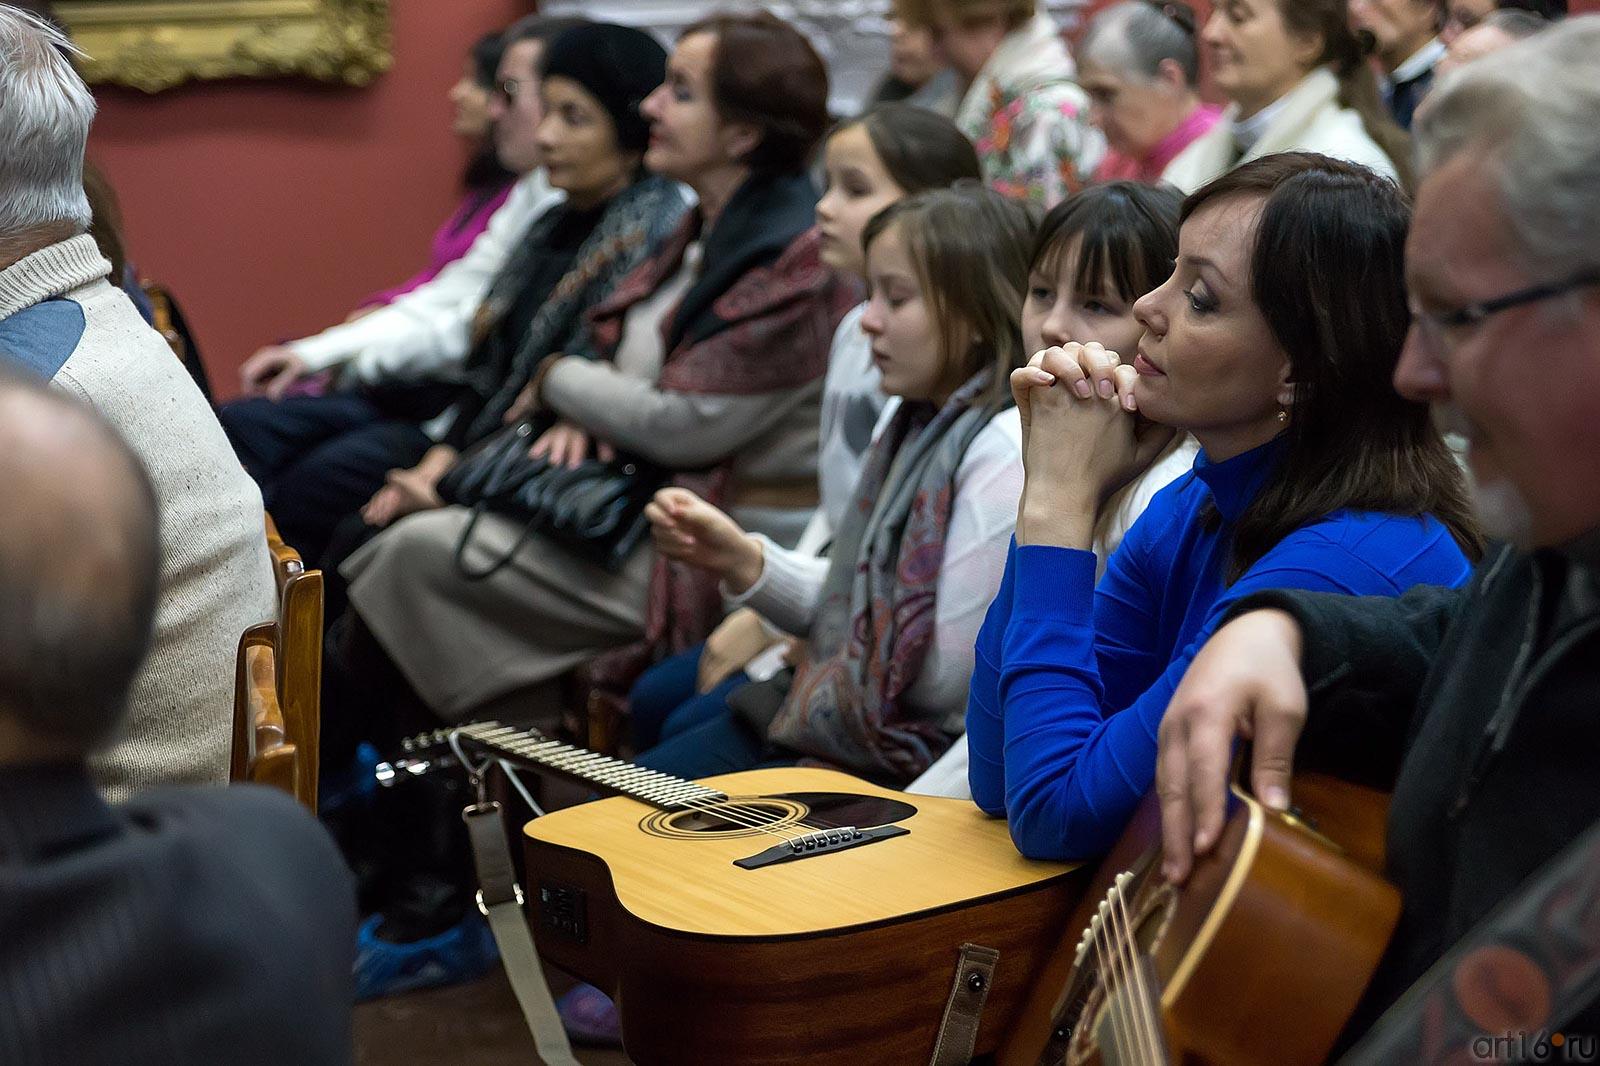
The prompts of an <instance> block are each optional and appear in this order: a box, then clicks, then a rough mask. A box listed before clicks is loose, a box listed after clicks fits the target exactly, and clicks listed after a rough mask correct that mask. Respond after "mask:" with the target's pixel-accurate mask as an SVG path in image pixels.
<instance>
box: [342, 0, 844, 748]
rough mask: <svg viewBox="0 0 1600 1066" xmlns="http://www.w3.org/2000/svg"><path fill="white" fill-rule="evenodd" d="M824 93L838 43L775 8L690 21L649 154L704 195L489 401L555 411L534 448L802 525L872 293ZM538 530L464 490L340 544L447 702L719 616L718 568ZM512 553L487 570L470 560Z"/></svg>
mask: <svg viewBox="0 0 1600 1066" xmlns="http://www.w3.org/2000/svg"><path fill="white" fill-rule="evenodd" d="M827 96H828V82H827V73H826V69H825V68H824V66H823V63H822V60H821V59H820V58H819V57H818V56H817V54H816V52H815V51H814V50H813V49H812V48H811V46H810V45H809V44H808V43H807V42H806V40H805V38H804V37H803V36H801V35H800V33H799V32H798V31H796V30H795V29H794V28H792V27H791V26H789V25H788V24H786V23H784V22H782V21H781V20H779V19H776V18H774V17H772V16H770V15H766V14H760V15H751V16H726V17H723V18H718V19H713V20H711V21H709V22H706V23H703V24H700V25H697V26H694V27H691V28H690V29H689V31H688V32H687V33H686V34H685V35H684V36H683V38H682V39H681V40H680V41H679V42H678V45H677V48H676V49H675V51H674V52H673V54H672V56H671V57H670V59H669V61H668V64H667V76H666V80H665V82H664V84H663V85H662V86H661V87H659V88H657V89H656V90H655V91H654V92H652V93H650V94H649V96H648V97H646V98H645V99H644V101H643V103H642V104H641V105H640V106H639V111H640V113H641V114H642V116H643V118H644V120H645V122H647V123H648V130H647V134H646V135H645V136H646V143H647V144H648V148H647V150H646V152H645V155H644V162H645V165H646V166H647V167H648V168H649V169H650V170H651V171H652V172H653V173H655V174H656V175H658V176H659V177H662V178H667V179H671V180H675V181H681V182H683V183H685V184H687V185H689V186H690V188H692V189H693V191H694V192H695V193H696V194H697V196H698V197H699V207H698V209H697V210H695V211H692V212H690V214H689V215H688V217H686V218H685V219H684V220H683V222H682V224H681V225H680V226H679V227H678V228H677V229H675V230H674V231H673V232H671V233H670V234H669V235H668V236H667V237H666V239H665V240H663V241H661V242H659V243H658V244H657V245H656V247H655V248H654V249H652V250H651V251H650V252H649V253H648V254H646V255H645V257H644V259H643V262H642V263H640V265H639V266H638V267H637V268H636V269H635V270H633V271H632V272H631V273H629V274H628V275H627V276H625V277H623V278H622V279H621V280H620V281H619V282H618V283H617V284H616V286H615V287H614V288H613V289H612V291H611V293H610V295H609V296H608V297H606V298H605V299H603V300H602V301H601V302H600V303H599V304H597V305H595V306H593V307H591V308H589V310H588V311H587V313H586V323H587V329H586V331H585V332H586V336H588V337H589V338H590V340H591V342H592V344H593V349H594V350H593V352H592V353H590V354H591V355H592V356H593V357H586V356H585V355H582V354H572V353H566V352H562V351H559V350H551V351H549V352H548V353H546V354H543V355H542V356H541V357H540V358H538V359H537V361H533V362H530V363H529V364H528V366H527V367H526V375H525V380H526V381H527V384H526V386H525V387H523V388H522V390H521V393H520V395H518V396H516V397H515V398H514V399H513V401H512V402H511V403H509V404H508V405H505V406H501V405H500V404H499V403H498V401H497V402H496V403H495V404H494V405H493V406H492V407H491V408H488V409H487V410H489V411H491V412H498V413H501V414H498V415H497V417H504V418H510V419H513V420H515V419H518V418H521V417H524V416H539V417H542V418H546V419H549V420H551V421H552V423H553V428H551V429H550V430H549V431H547V432H546V433H544V434H543V436H542V437H541V438H540V439H539V441H538V442H537V444H535V446H534V453H535V455H538V456H548V457H549V458H550V460H551V461H552V462H554V463H557V464H562V465H575V464H576V463H578V462H580V461H582V460H583V459H585V458H586V457H590V456H598V457H602V458H604V457H608V456H610V455H612V454H613V451H620V452H625V453H627V454H629V455H631V456H634V457H637V458H638V459H641V460H643V461H644V462H645V463H647V464H652V465H654V466H656V467H658V468H660V469H662V470H664V471H665V472H666V477H667V478H668V479H669V483H671V484H675V485H681V486H684V487H692V488H694V489H695V491H697V492H699V493H700V494H701V495H703V496H706V497H708V498H710V499H712V500H714V501H716V502H717V503H718V504H719V506H724V507H727V508H729V509H730V510H731V511H732V513H734V514H737V515H739V516H740V520H741V521H743V522H745V523H747V524H749V525H750V526H751V527H752V528H757V529H761V530H763V531H765V532H768V533H771V534H772V535H773V536H774V537H775V538H777V539H779V540H781V541H783V542H786V543H792V542H793V541H794V539H795V537H796V536H797V535H798V534H799V532H800V530H801V528H802V527H803V526H804V525H805V522H806V520H807V519H808V518H809V517H810V514H811V511H812V509H813V508H814V507H815V505H816V499H817V494H816V473H817V468H816V462H817V428H816V427H817V418H818V413H819V401H820V398H821V393H822V376H823V373H824V371H825V370H826V364H827V358H828V344H829V340H830V339H831V338H832V336H833V332H834V329H835V328H836V327H837V325H838V323H839V320H840V318H841V317H842V316H843V315H844V313H845V311H846V310H848V309H849V307H850V306H851V305H852V304H853V303H854V302H855V299H856V290H855V288H854V286H853V285H851V284H849V283H847V282H846V281H845V280H843V279H841V278H840V277H839V276H838V275H836V274H835V273H834V272H833V271H831V270H829V269H828V268H827V267H826V266H825V265H824V264H823V263H822V261H821V257H820V253H821V241H820V239H819V237H818V235H817V233H816V231H815V228H814V224H813V223H814V212H815V209H816V200H817V198H816V192H815V190H814V189H813V187H812V185H811V183H810V180H809V178H808V177H807V175H806V172H805V168H806V166H807V164H808V161H809V159H810V157H811V155H812V152H813V150H814V149H815V147H816V142H817V141H818V140H819V139H820V138H821V136H822V134H823V132H824V131H825V129H826V124H827V108H826V104H827ZM554 172H555V170H554V166H552V173H553V174H554ZM525 532H526V530H525V523H524V522H522V521H520V520H517V519H514V518H511V517H509V516H506V515H501V514H497V513H494V512H492V511H491V512H489V513H486V514H484V515H482V517H481V518H480V519H478V520H477V521H476V522H475V523H474V522H473V512H472V510H471V509H469V508H466V507H462V506H449V507H444V508H440V509H435V510H430V511H427V512H425V513H421V514H413V515H410V516H409V517H406V518H403V519H401V520H400V521H398V522H396V523H395V524H394V525H393V526H392V527H391V528H390V529H388V530H386V531H385V532H384V533H382V534H381V535H379V536H378V537H377V538H376V539H374V540H373V541H372V542H371V543H370V544H368V545H367V546H366V547H365V548H363V549H362V550H361V551H360V552H359V553H357V554H356V555H354V556H352V557H351V558H350V560H349V561H348V562H347V563H346V564H345V567H344V572H345V574H346V575H347V576H348V577H349V578H350V590H349V593H350V602H351V605H352V607H353V609H354V611H355V612H356V613H357V614H358V615H359V616H360V618H361V619H362V621H363V622H364V623H365V626H366V629H367V630H369V631H370V634H371V636H372V637H374V638H376V641H377V643H378V644H379V645H380V646H381V648H382V649H383V650H384V651H385V652H386V653H387V655H388V657H390V658H391V659H392V660H393V661H394V663H395V664H396V665H397V666H398V667H399V669H400V671H401V672H402V673H403V674H404V677H405V679H406V681H408V682H409V684H410V686H411V687H412V688H414V689H415V691H416V694H417V695H418V696H420V698H421V700H422V702H423V703H424V704H426V706H427V707H428V708H429V709H430V710H431V711H432V712H433V713H434V714H436V715H438V716H439V717H442V718H445V719H447V720H452V721H454V720H459V719H461V718H463V717H465V716H467V715H470V714H474V713H478V712H481V711H483V710H484V709H485V708H486V707H487V706H488V705H489V704H491V703H492V702H496V701H501V700H509V701H513V702H515V701H517V700H519V699H521V698H522V697H524V696H525V695H526V693H527V691H528V690H529V689H530V688H532V687H534V686H537V685H540V684H542V683H544V682H546V681H549V680H551V679H552V678H555V677H558V676H560V675H561V674H562V673H564V672H566V671H568V670H570V669H572V668H573V667H575V666H577V665H579V664H581V663H587V662H589V661H590V660H592V659H594V658H595V656H597V655H598V654H600V653H601V652H604V651H607V650H610V649H617V648H623V647H628V648H629V650H630V654H629V656H628V657H627V658H626V660H623V659H616V660H612V662H611V664H609V665H607V666H606V667H604V670H603V676H605V677H611V676H613V674H612V673H611V672H610V671H615V672H616V675H627V674H629V673H630V671H629V670H628V669H627V668H628V667H630V666H632V665H633V659H634V658H635V657H637V658H638V659H645V660H647V659H648V657H650V656H653V655H655V654H657V652H656V648H657V647H659V646H667V647H670V650H672V651H678V650H681V649H682V648H683V647H685V646H687V645H689V644H691V643H694V642H695V641H699V640H701V639H703V638H704V637H705V635H706V634H707V633H708V632H709V631H710V630H711V628H712V626H713V625H714V624H715V623H716V621H717V620H718V619H719V618H720V616H721V602H720V598H719V597H718V595H717V591H716V588H715V585H714V583H713V582H711V581H709V580H706V579H702V578H700V577H699V576H698V575H696V574H693V573H690V572H687V571H685V570H683V569H682V568H672V569H669V568H668V567H667V566H666V563H665V561H664V560H659V559H658V558H657V557H656V555H655V553H654V552H652V551H651V550H650V547H649V545H648V544H641V545H639V546H638V547H637V548H635V549H634V550H633V551H632V553H631V554H629V555H628V556H627V558H626V559H624V560H622V561H621V563H620V564H619V565H618V566H617V567H616V568H615V569H608V568H605V567H602V566H600V565H599V564H598V563H596V562H594V561H592V560H591V559H590V558H588V557H586V556H584V555H582V554H581V553H579V552H575V551H573V550H571V549H570V548H568V547H565V546H563V545H561V544H559V543H557V542H555V541H553V540H550V539H549V538H546V537H543V536H540V535H539V534H537V533H532V534H528V535H527V537H526V540H524V535H525ZM498 560H504V565H501V566H500V567H499V568H498V569H496V570H495V572H494V573H493V574H492V576H488V577H486V578H483V579H481V580H468V579H467V578H466V577H464V576H463V570H470V571H482V570H484V569H486V568H487V567H489V566H490V565H492V564H494V563H496V561H498ZM631 681H632V677H631V676H628V677H627V682H628V683H631ZM618 687H619V688H620V689H621V691H623V692H626V686H625V684H622V683H619V684H618Z"/></svg>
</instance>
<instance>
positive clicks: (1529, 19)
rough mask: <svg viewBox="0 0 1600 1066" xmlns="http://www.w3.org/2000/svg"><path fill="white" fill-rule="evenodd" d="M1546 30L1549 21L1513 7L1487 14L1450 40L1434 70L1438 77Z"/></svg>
mask: <svg viewBox="0 0 1600 1066" xmlns="http://www.w3.org/2000/svg"><path fill="white" fill-rule="evenodd" d="M1549 27H1550V23H1549V22H1547V21H1545V20H1544V19H1542V18H1540V17H1539V16H1538V15H1535V14H1532V13H1531V12H1527V11H1519V10H1516V9H1515V8H1503V9H1501V10H1499V11H1491V12H1489V14H1487V15H1485V16H1484V18H1483V19H1482V21H1480V22H1478V23H1476V24H1474V25H1473V26H1472V28H1471V29H1468V30H1464V31H1462V33H1461V35H1460V36H1458V37H1456V38H1454V39H1453V40H1451V42H1450V46H1449V47H1448V48H1446V49H1445V53H1444V58H1443V59H1441V60H1439V65H1438V66H1437V67H1436V68H1434V69H1435V71H1436V72H1437V74H1438V76H1439V77H1441V78H1442V77H1444V76H1445V75H1446V74H1448V73H1450V71H1452V70H1455V69H1456V68H1457V67H1460V66H1462V65H1464V64H1466V63H1470V62H1472V61H1473V60H1474V59H1481V58H1482V57H1483V56H1486V55H1488V54H1489V53H1491V52H1498V51H1500V49H1502V48H1506V47H1509V46H1510V45H1513V44H1516V43H1517V42H1518V41H1521V40H1524V39H1526V38H1528V37H1532V36H1533V35H1534V34H1536V33H1539V32H1540V31H1542V30H1546V29H1549Z"/></svg>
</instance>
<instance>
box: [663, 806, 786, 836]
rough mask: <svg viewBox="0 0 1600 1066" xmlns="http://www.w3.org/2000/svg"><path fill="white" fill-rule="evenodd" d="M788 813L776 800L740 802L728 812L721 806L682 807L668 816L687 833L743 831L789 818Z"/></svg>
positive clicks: (673, 826) (675, 826)
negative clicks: (691, 809) (671, 816)
mask: <svg viewBox="0 0 1600 1066" xmlns="http://www.w3.org/2000/svg"><path fill="white" fill-rule="evenodd" d="M792 814H793V812H792V811H791V810H790V809H789V808H787V807H781V806H779V805H777V804H766V803H741V804H739V805H738V807H737V808H736V809H735V810H734V811H732V812H730V811H726V810H723V809H721V808H714V809H712V810H709V811H684V812H682V813H680V814H678V815H677V816H676V817H674V818H673V819H672V828H674V829H676V830H678V831H679V832H687V833H730V832H747V831H749V830H751V829H755V828H765V827H768V826H773V825H777V824H779V823H781V822H785V821H789V820H790V819H791V817H792Z"/></svg>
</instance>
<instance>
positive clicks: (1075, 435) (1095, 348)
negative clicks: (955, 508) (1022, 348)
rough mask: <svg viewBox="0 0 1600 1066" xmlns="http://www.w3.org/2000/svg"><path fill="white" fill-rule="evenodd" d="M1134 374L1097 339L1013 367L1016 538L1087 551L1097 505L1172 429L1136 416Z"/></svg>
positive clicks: (1150, 457)
mask: <svg viewBox="0 0 1600 1066" xmlns="http://www.w3.org/2000/svg"><path fill="white" fill-rule="evenodd" d="M1137 379H1138V373H1137V372H1136V371H1135V370H1134V369H1133V367H1131V366H1126V365H1124V364H1123V362H1122V360H1121V358H1120V357H1119V356H1118V355H1117V353H1116V352H1112V351H1107V350H1106V349H1105V348H1104V347H1103V346H1101V345H1099V344H1092V343H1091V344H1068V345H1064V346H1061V347H1054V348H1046V349H1045V350H1043V351H1042V352H1039V353H1038V354H1037V355H1035V356H1034V357H1033V358H1032V359H1031V360H1029V361H1028V365H1027V366H1025V367H1020V368H1018V369H1016V370H1013V371H1012V372H1011V395H1012V397H1013V398H1014V399H1015V400H1016V403H1017V412H1018V414H1019V415H1020V416H1021V420H1022V453H1023V468H1024V470H1025V471H1026V482H1025V485H1024V488H1023V494H1022V506H1021V508H1020V509H1019V511H1018V517H1017V543H1019V544H1047V545H1056V546H1060V547H1068V548H1082V549H1086V550H1087V549H1092V548H1093V543H1092V542H1093V538H1094V529H1095V525H1096V523H1097V521H1098V519H1099V515H1100V509H1101V507H1102V506H1104V504H1105V502H1106V501H1107V500H1108V499H1109V498H1110V497H1111V496H1112V495H1113V494H1114V493H1115V492H1116V491H1117V490H1118V489H1120V488H1122V487H1123V486H1124V485H1126V484H1128V482H1130V481H1132V480H1133V479H1134V478H1136V477H1138V476H1139V475H1140V474H1141V473H1143V472H1144V471H1145V470H1146V469H1147V468H1148V467H1149V466H1150V464H1151V463H1152V462H1153V461H1154V460H1155V458H1156V456H1158V455H1160V454H1161V450H1162V449H1163V448H1165V447H1166V446H1167V444H1168V443H1170V442H1171V440H1172V438H1173V435H1174V430H1172V429H1171V428H1170V427H1167V426H1161V425H1157V424H1155V423H1153V422H1150V421H1148V420H1146V419H1143V418H1141V417H1139V413H1138V412H1139V406H1138V400H1137V398H1136V397H1135V395H1134V391H1133V388H1134V382H1135V381H1136V380H1137Z"/></svg>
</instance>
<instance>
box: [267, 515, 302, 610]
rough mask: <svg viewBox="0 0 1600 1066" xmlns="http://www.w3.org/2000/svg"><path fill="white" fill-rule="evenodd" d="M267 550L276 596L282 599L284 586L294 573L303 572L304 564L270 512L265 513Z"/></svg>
mask: <svg viewBox="0 0 1600 1066" xmlns="http://www.w3.org/2000/svg"><path fill="white" fill-rule="evenodd" d="M267 550H268V551H269V552H270V553H271V554H272V576H273V579H274V580H275V581H276V582H277V583H278V597H279V599H282V598H283V590H284V586H286V585H287V584H288V583H289V579H290V578H291V577H293V576H294V575H295V574H303V573H305V570H306V564H305V560H303V559H301V558H300V553H299V552H297V551H295V550H294V548H293V547H291V546H290V545H289V544H287V543H285V541H284V539H283V535H282V534H280V533H279V532H278V524H277V523H276V522H274V521H273V520H272V515H271V514H268V515H267Z"/></svg>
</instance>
